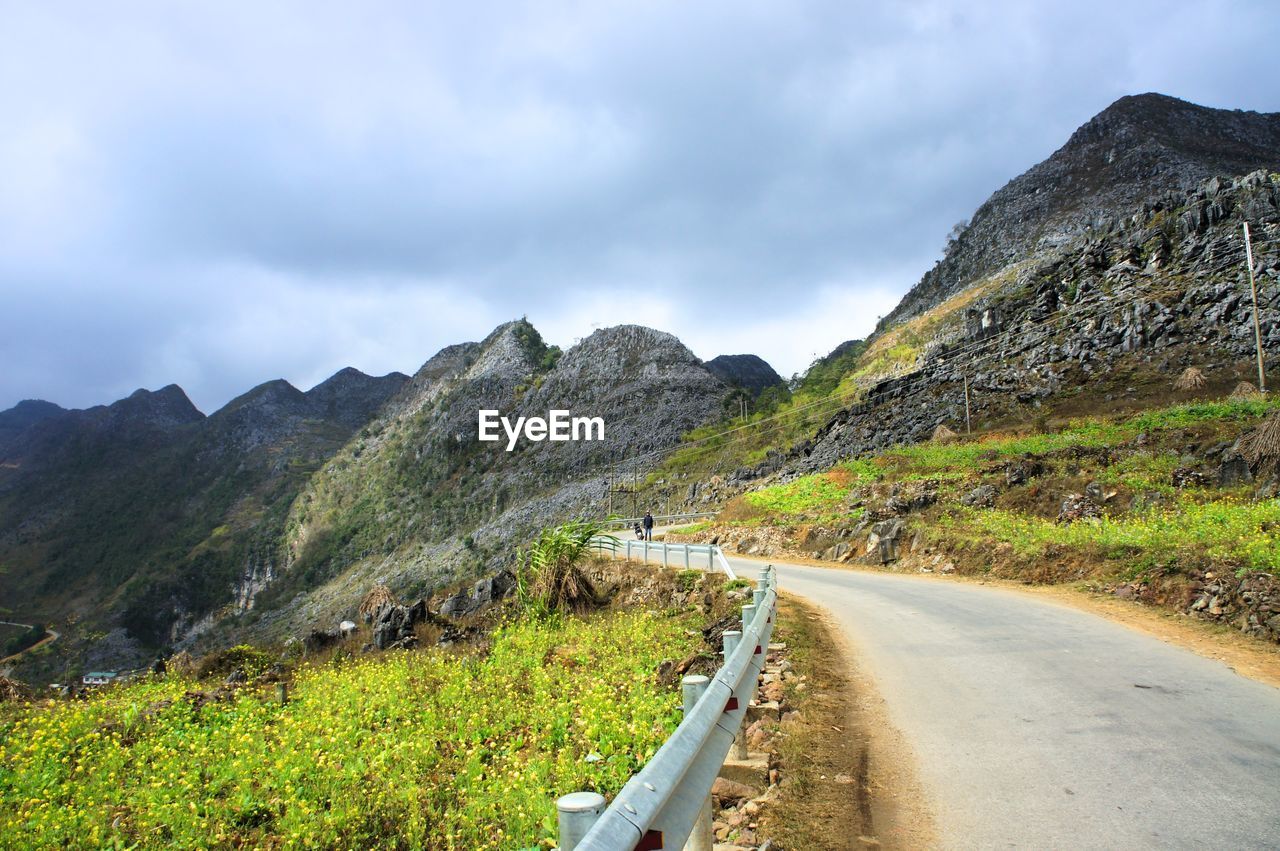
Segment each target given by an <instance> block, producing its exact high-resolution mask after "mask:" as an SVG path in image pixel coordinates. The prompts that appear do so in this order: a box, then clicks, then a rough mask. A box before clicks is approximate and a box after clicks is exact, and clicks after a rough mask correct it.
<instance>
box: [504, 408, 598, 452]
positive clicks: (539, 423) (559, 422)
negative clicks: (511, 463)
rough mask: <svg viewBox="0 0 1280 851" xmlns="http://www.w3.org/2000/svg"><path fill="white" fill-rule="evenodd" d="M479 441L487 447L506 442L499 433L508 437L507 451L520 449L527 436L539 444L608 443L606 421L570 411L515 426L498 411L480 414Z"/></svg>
mask: <svg viewBox="0 0 1280 851" xmlns="http://www.w3.org/2000/svg"><path fill="white" fill-rule="evenodd" d="M479 426H480V427H479V438H480V440H481V441H483V442H486V443H497V442H499V441H501V440H502V434H500V433H499V431H498V429H499V427H501V429H502V431H503V432H505V433H506V438H507V451H508V452H510V451H511V450H513V449H515V448H516V441H517V440H519V439H520V436H521V435H522V434H523V435H524V437H525V439H526V440H532V441H534V442H535V443H537V442H540V441H543V440H557V441H566V440H604V418H603V417H575V416H573V415H572V414H570V413H569V412H568V411H547V416H546V418H545V419H544V418H542V417H516V421H515V422H514V423H512V422H511V420H510V419H508V418H507V417H504V416H501V415H500V414H499V413H498V412H497V411H495V410H486V409H482V410H481V411H480V422H479Z"/></svg>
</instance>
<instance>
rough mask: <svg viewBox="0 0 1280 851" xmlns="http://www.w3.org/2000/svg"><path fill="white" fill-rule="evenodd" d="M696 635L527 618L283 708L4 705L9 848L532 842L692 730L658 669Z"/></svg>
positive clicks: (312, 690) (614, 623)
mask: <svg viewBox="0 0 1280 851" xmlns="http://www.w3.org/2000/svg"><path fill="white" fill-rule="evenodd" d="M691 626H692V624H691V623H689V622H687V619H684V618H673V617H662V616H659V615H654V614H646V613H639V612H636V613H625V614H617V615H610V616H607V617H602V618H598V619H594V620H591V621H582V620H577V619H553V620H552V621H548V622H543V623H536V622H521V623H517V624H514V625H510V626H508V627H506V628H504V629H502V630H500V631H499V632H498V633H496V635H495V636H494V640H493V647H492V650H491V652H490V653H489V654H488V655H487V656H484V657H461V656H456V655H448V654H446V653H445V652H443V651H434V650H433V651H428V652H422V653H402V654H396V655H391V656H388V657H385V658H378V659H374V658H361V659H359V660H358V661H353V662H348V663H346V664H342V665H340V666H337V667H334V666H322V667H310V668H304V669H303V670H302V671H300V672H299V674H298V675H297V677H296V679H295V681H294V684H293V688H292V700H291V701H290V702H289V703H288V704H287V705H286V706H283V707H282V706H280V705H278V704H277V703H276V701H275V700H274V699H273V694H274V692H273V690H271V689H270V687H268V688H267V689H266V691H265V692H255V691H253V690H244V691H241V692H239V693H238V694H237V695H236V696H235V697H234V698H233V699H231V700H229V701H226V702H214V703H209V704H206V705H205V706H203V707H200V708H197V707H196V706H193V704H192V703H191V702H190V701H189V700H187V699H184V698H183V695H184V693H185V692H187V691H188V690H189V689H192V688H195V687H196V686H195V684H193V683H191V682H189V681H183V680H160V681H147V682H139V683H136V684H131V685H126V686H122V687H119V688H114V689H111V690H108V691H106V692H104V693H102V694H100V695H98V696H95V697H94V698H93V699H91V700H89V701H88V702H84V703H81V702H71V703H67V702H57V703H54V702H48V703H40V704H34V705H30V706H25V707H14V706H9V707H4V712H3V714H0V847H4V848H55V847H94V848H99V847H107V848H135V847H142V848H158V847H175V848H208V847H227V848H231V847H270V848H304V847H320V848H373V847H379V848H443V849H483V848H520V847H529V846H532V845H535V844H538V843H540V842H543V841H544V840H548V839H550V838H552V837H553V836H554V824H555V804H554V801H555V798H556V796H557V795H560V794H564V793H566V792H571V791H578V790H598V791H600V792H603V793H611V792H615V791H617V790H618V789H619V788H620V787H621V786H622V784H623V783H624V782H625V780H626V779H627V778H628V777H629V776H630V775H631V773H632V772H634V771H635V770H636V769H637V768H638V767H639V766H640V765H642V764H643V763H644V762H645V761H646V760H647V759H648V758H649V757H650V756H651V755H652V754H653V753H654V751H655V750H656V749H657V748H658V747H659V746H660V744H661V743H662V742H663V741H664V740H665V738H666V737H667V735H668V734H669V733H670V731H671V730H672V729H673V728H674V726H675V724H676V723H677V722H678V720H679V714H678V711H677V706H678V703H679V695H677V694H676V693H674V692H673V691H670V690H667V689H662V688H659V686H658V684H657V682H656V676H655V674H654V671H655V669H656V667H657V665H658V663H659V662H660V661H661V660H662V659H664V658H679V657H680V656H682V655H685V654H687V653H688V652H690V651H691V649H692V646H691V643H692V639H691V638H690V637H689V635H688V633H687V630H688V629H689V628H690V627H691ZM589 754H595V755H598V756H599V757H600V759H599V760H595V759H594V758H593V761H588V760H587V759H586V757H587V756H588V755H589Z"/></svg>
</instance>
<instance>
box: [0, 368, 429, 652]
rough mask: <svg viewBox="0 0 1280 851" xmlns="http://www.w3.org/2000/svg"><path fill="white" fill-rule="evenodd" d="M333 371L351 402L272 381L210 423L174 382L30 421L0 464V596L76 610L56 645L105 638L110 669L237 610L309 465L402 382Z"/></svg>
mask: <svg viewBox="0 0 1280 851" xmlns="http://www.w3.org/2000/svg"><path fill="white" fill-rule="evenodd" d="M340 375H341V376H342V378H341V384H345V385H348V389H349V390H350V393H351V395H350V401H347V399H346V398H344V395H345V393H344V391H343V390H342V388H341V386H336V387H335V386H334V385H330V386H329V387H325V385H321V386H320V388H317V389H320V390H321V392H319V393H317V394H316V396H315V397H310V396H308V394H303V393H301V392H300V391H298V390H296V389H295V388H293V387H291V386H290V385H288V384H287V383H285V382H282V381H277V382H268V383H267V384H265V385H262V386H260V387H258V388H255V389H254V390H253V391H250V392H249V393H247V394H245V395H243V396H241V397H239V398H238V399H236V400H234V401H233V402H231V403H229V404H228V405H227V406H225V407H224V408H223V409H221V410H220V411H218V412H216V413H214V414H213V415H212V416H210V417H207V418H206V417H205V416H204V415H203V414H201V413H200V412H199V411H197V410H196V409H195V407H194V406H193V405H191V403H190V401H189V400H188V399H187V397H186V394H185V393H183V392H182V390H181V389H180V388H178V387H176V386H172V385H171V386H169V387H166V388H164V389H162V390H160V391H156V392H154V393H151V392H148V391H145V390H143V391H138V392H137V393H134V394H133V395H132V396H130V397H128V398H127V399H123V400H120V401H119V402H116V403H114V404H112V405H109V406H100V407H97V408H91V409H88V410H86V411H70V412H66V413H63V414H60V415H57V416H55V417H51V418H47V419H45V420H43V421H42V422H39V423H36V424H34V425H32V426H29V427H28V428H27V429H25V430H24V431H23V432H22V433H21V435H20V436H19V437H18V438H16V439H15V440H13V441H11V443H10V445H9V447H8V448H7V450H6V457H7V459H8V460H7V461H6V463H5V466H4V468H3V469H0V563H3V564H4V565H5V566H6V568H7V569H6V571H4V572H3V573H0V595H2V596H3V597H4V598H5V599H6V600H9V601H11V602H10V604H9V605H10V607H12V608H14V610H15V612H20V613H21V614H22V615H23V616H24V617H30V618H34V619H37V620H45V621H50V622H52V621H55V620H58V621H59V622H61V621H62V620H64V619H66V618H72V619H73V620H76V621H79V622H80V623H81V625H82V628H81V629H79V630H72V631H69V632H68V634H67V636H66V638H67V640H66V641H60V642H59V645H60V647H59V651H60V652H61V651H64V650H65V651H69V652H72V653H75V652H76V651H77V644H76V637H77V635H80V636H84V635H86V634H90V633H92V632H94V631H98V632H107V633H109V634H110V635H111V636H113V638H112V639H111V641H109V642H107V643H108V644H109V645H110V647H109V648H108V649H110V650H112V652H113V653H114V657H113V656H112V654H111V653H108V654H107V658H104V659H103V661H104V662H110V663H111V664H126V663H136V662H138V661H139V660H140V659H141V658H142V657H143V656H144V655H145V653H144V651H146V650H147V648H154V647H157V646H159V645H162V644H164V643H166V642H168V641H170V640H172V639H174V638H175V637H177V636H178V635H181V634H185V632H186V631H187V630H189V629H190V628H191V627H192V625H193V624H194V623H196V622H197V621H199V620H200V619H201V618H203V617H205V616H207V615H208V614H210V613H211V612H213V611H215V610H216V609H218V608H219V607H223V606H228V605H230V606H232V607H234V605H235V604H236V601H235V600H234V598H233V594H232V591H233V588H234V587H236V585H237V584H238V583H240V582H241V579H242V576H243V574H244V573H246V572H248V573H252V571H253V565H254V563H255V553H256V552H257V551H258V550H260V549H262V547H263V543H262V541H263V540H264V539H266V540H269V539H270V538H271V532H270V530H271V529H272V528H275V529H276V531H277V533H278V530H279V528H280V527H281V525H282V522H283V518H284V515H285V512H286V511H287V508H288V505H289V504H290V503H291V502H292V499H293V496H294V494H296V492H297V490H298V489H299V488H300V487H301V485H302V484H303V482H304V481H305V479H306V476H307V475H309V473H310V472H311V471H313V470H315V469H316V468H318V467H319V466H320V464H321V463H323V461H324V460H325V459H327V458H328V457H330V456H331V455H332V454H333V453H334V452H336V451H337V450H338V449H340V448H341V447H342V446H343V445H344V444H345V443H346V441H347V439H348V438H349V437H350V435H351V433H352V432H353V431H354V426H353V425H352V424H351V423H353V422H364V421H366V420H367V419H368V417H369V416H370V415H371V414H372V412H373V410H374V409H376V408H378V407H381V401H385V398H386V397H387V396H388V395H390V394H391V393H393V392H395V391H396V390H397V389H398V388H399V387H400V386H401V385H402V384H403V383H404V380H405V378H404V377H403V376H399V378H397V377H396V376H394V375H393V376H388V377H387V378H382V379H375V378H370V377H368V376H363V377H362V378H361V377H359V375H358V374H356V375H352V374H349V373H347V374H340ZM331 381H332V379H331ZM321 388H323V389H321ZM380 400H381V401H380Z"/></svg>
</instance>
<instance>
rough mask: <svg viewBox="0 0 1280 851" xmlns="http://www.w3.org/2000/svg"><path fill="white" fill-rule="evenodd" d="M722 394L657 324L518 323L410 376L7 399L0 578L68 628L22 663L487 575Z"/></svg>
mask: <svg viewBox="0 0 1280 851" xmlns="http://www.w3.org/2000/svg"><path fill="white" fill-rule="evenodd" d="M728 392H729V388H728V387H727V386H726V385H725V384H723V383H722V382H721V381H720V379H718V378H717V377H716V376H715V375H713V374H712V373H711V372H710V371H708V370H707V369H706V368H705V367H704V366H703V365H702V364H701V362H699V361H698V359H697V358H696V357H694V356H693V354H692V353H691V352H689V350H688V349H687V348H685V347H684V346H683V345H682V344H681V343H680V342H679V341H678V340H677V339H676V338H675V337H672V336H671V335H669V334H664V333H662V332H658V331H653V330H650V329H647V328H639V327H635V326H623V327H618V328H610V329H605V330H602V331H597V332H596V333H594V334H592V335H591V336H590V337H588V338H586V339H585V340H583V341H582V342H581V343H579V344H578V345H577V346H575V347H573V348H572V349H570V350H569V351H567V352H564V353H562V352H560V350H559V349H557V348H555V347H551V346H547V345H546V344H545V343H544V342H543V341H542V339H541V337H540V335H539V334H538V332H537V331H536V330H535V329H534V328H533V327H532V326H531V325H529V324H528V323H527V322H525V321H523V320H521V321H517V322H510V323H506V324H504V325H502V326H500V327H499V328H497V329H495V331H494V332H493V333H491V334H490V335H489V336H488V337H487V338H486V339H485V340H483V341H481V342H478V343H463V344H458V345H454V346H449V347H447V348H445V349H443V350H442V351H441V352H440V353H438V354H437V355H436V356H435V357H433V358H431V359H430V360H428V361H427V362H426V363H425V364H424V365H423V366H422V368H421V369H419V370H418V372H417V373H416V374H415V375H414V376H412V377H411V378H410V377H408V376H404V375H400V374H398V373H393V374H391V375H388V376H384V377H382V378H373V377H370V376H366V375H363V374H362V373H359V372H358V371H355V370H351V369H347V370H343V371H341V372H339V373H337V374H336V375H334V376H333V377H331V378H330V379H328V380H327V381H325V382H323V383H321V384H320V385H317V386H316V387H314V388H312V389H311V390H309V391H306V392H303V391H300V390H298V389H297V388H295V387H293V386H292V385H290V384H289V383H288V382H285V381H282V380H277V381H270V382H266V383H264V384H262V385H260V386H258V387H255V388H253V389H252V390H250V391H248V392H247V393H244V394H242V395H241V396H239V397H237V398H235V399H233V400H232V401H230V402H229V403H227V404H226V405H225V406H224V407H222V408H221V409H220V410H218V411H216V412H215V413H213V414H212V415H210V416H208V417H205V416H203V415H202V414H200V412H199V411H197V410H196V409H195V408H194V406H192V405H191V404H190V402H189V401H188V400H187V399H186V396H185V394H183V393H182V391H181V390H180V389H179V388H177V387H168V388H165V389H164V390H162V391H158V392H156V393H148V392H146V391H139V393H136V394H134V395H133V396H131V397H130V398H129V399H126V400H121V401H120V402H118V403H115V404H113V405H111V406H104V407H101V408H95V409H90V410H89V411H72V412H62V413H59V410H60V409H55V406H48V405H37V406H34V407H33V406H32V405H31V404H30V403H24V405H22V406H20V408H19V409H17V410H15V411H13V412H8V413H7V414H5V415H0V417H4V418H3V419H0V422H12V423H14V425H15V427H14V430H15V432H16V434H15V435H14V436H13V437H12V438H10V439H9V441H8V443H7V444H6V445H5V447H4V459H5V460H4V467H3V469H0V563H3V564H4V565H5V566H6V568H7V572H5V573H3V574H0V592H3V593H4V594H5V596H6V598H7V599H14V600H16V601H18V603H17V608H18V609H20V610H21V612H22V615H23V616H24V617H27V618H30V619H33V620H42V621H47V622H49V623H57V624H61V625H64V627H69V628H64V629H63V630H62V632H63V638H62V640H60V641H59V642H57V644H56V645H55V647H53V648H50V650H51V652H48V653H42V654H36V655H35V657H34V658H31V659H24V660H23V662H22V667H21V668H20V670H19V671H18V674H19V675H20V676H23V677H24V678H26V679H29V680H32V681H42V680H48V679H51V678H53V677H55V676H59V675H62V673H63V672H64V670H65V669H67V668H68V666H69V667H70V669H72V670H75V669H79V668H89V667H135V666H137V665H141V664H144V663H145V662H147V661H148V660H149V659H150V658H152V656H153V655H154V654H155V653H156V652H157V651H161V650H165V649H168V648H172V647H174V646H185V645H187V644H192V643H195V644H197V645H198V646H201V647H204V646H219V645H225V644H227V643H234V642H235V641H238V640H241V639H242V638H243V637H246V636H249V637H254V638H256V639H259V640H271V639H281V638H284V637H287V636H288V635H297V634H303V633H305V632H307V631H309V630H311V629H313V628H315V627H316V626H317V625H318V624H319V625H325V626H329V625H331V624H332V623H334V622H336V621H337V620H341V619H343V618H346V617H350V616H351V614H352V612H353V611H354V606H355V605H356V603H358V602H359V600H360V598H361V597H362V596H363V595H364V593H365V592H366V591H367V590H368V589H369V587H370V586H371V585H373V584H375V582H387V583H389V584H390V585H391V586H392V587H393V589H394V590H396V591H398V592H402V593H405V594H415V593H416V594H419V595H421V594H425V593H428V592H430V591H432V590H438V589H441V588H446V587H451V586H456V585H457V584H458V583H459V582H465V581H468V580H471V579H476V578H479V577H482V576H485V575H491V574H493V573H495V572H498V571H500V570H502V569H503V568H504V567H505V566H507V565H508V564H510V562H511V560H512V558H513V556H514V550H515V547H516V545H518V544H520V543H522V542H524V541H525V540H527V539H528V537H529V536H530V535H532V534H534V533H535V532H536V531H537V530H539V529H541V528H543V527H544V526H546V525H548V524H549V523H553V522H556V521H558V520H561V519H563V518H565V517H568V516H574V515H595V514H599V513H601V512H603V511H605V510H607V508H608V506H609V505H610V502H611V500H612V499H613V498H616V499H618V500H619V505H621V504H622V502H623V501H625V500H626V499H628V497H629V494H630V488H629V487H627V488H626V490H627V491H628V493H627V494H626V495H624V494H623V493H622V491H623V490H624V480H625V479H628V478H631V477H635V476H638V475H639V476H642V475H643V473H642V472H641V469H642V468H641V467H639V466H637V464H636V462H635V461H634V460H633V459H635V457H636V456H637V455H640V456H644V457H646V458H648V459H649V461H648V462H647V464H648V465H649V466H651V465H652V464H653V463H655V462H656V461H657V460H658V459H660V458H661V457H662V455H664V454H665V453H666V452H667V451H668V450H669V448H670V447H672V446H675V445H676V444H677V443H678V442H679V440H680V438H681V436H682V435H683V434H685V433H686V432H688V431H689V430H691V429H694V428H696V427H698V426H701V425H704V424H706V423H708V422H713V421H716V420H718V419H719V417H720V416H721V411H722V408H723V403H724V399H725V396H726V394H727V393H728ZM480 408H491V409H496V410H499V411H501V413H502V414H504V415H507V416H509V417H511V418H512V419H515V418H516V417H520V416H525V417H531V416H545V415H546V414H547V412H548V411H549V410H552V409H561V410H569V411H572V412H573V413H575V414H579V415H592V416H595V415H599V416H603V417H604V419H605V421H606V423H607V426H606V429H605V439H604V440H598V441H587V442H567V443H566V442H556V443H553V442H542V443H537V442H530V441H525V440H521V441H520V442H519V443H518V445H517V446H516V447H515V449H514V451H511V452H507V451H505V446H503V445H498V444H486V443H481V442H479V441H478V440H477V433H476V432H477V429H476V412H477V410H478V409H480ZM19 426H21V427H20V428H19ZM624 458H625V459H628V460H629V463H630V466H628V467H627V468H626V470H625V471H621V470H616V469H614V465H615V462H616V461H618V460H620V459H624ZM647 469H648V466H645V467H644V468H643V470H645V471H647ZM611 473H612V475H611ZM611 482H612V489H613V490H615V491H617V492H618V493H616V494H614V495H611V494H610V490H611Z"/></svg>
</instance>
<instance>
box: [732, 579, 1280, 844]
mask: <svg viewBox="0 0 1280 851" xmlns="http://www.w3.org/2000/svg"><path fill="white" fill-rule="evenodd" d="M730 561H731V562H732V563H733V564H734V568H735V570H738V571H739V573H740V574H741V575H743V576H747V577H752V578H754V577H755V576H756V574H757V573H758V571H759V567H760V566H761V563H760V562H756V561H747V560H743V559H730ZM774 564H775V565H776V566H777V567H778V571H779V580H780V584H781V587H782V589H783V590H784V591H791V592H793V593H796V594H799V595H802V596H804V597H807V598H808V599H809V600H811V601H813V602H814V603H816V604H817V605H819V606H821V607H823V608H825V609H826V610H827V611H828V612H830V613H831V615H832V616H833V618H834V620H835V622H836V624H837V625H838V626H839V627H840V628H841V629H842V630H843V631H844V633H845V635H846V637H847V638H848V639H849V640H850V641H851V643H852V644H853V645H854V646H855V647H856V648H857V652H858V654H859V659H860V661H861V662H862V663H863V665H864V669H865V670H866V671H867V672H868V673H869V674H871V675H872V676H873V677H874V678H875V680H876V682H877V684H878V686H879V689H880V693H881V695H882V696H883V697H884V699H885V702H886V709H887V711H888V713H889V716H890V718H891V719H892V721H893V722H894V724H895V726H897V727H898V729H899V730H900V731H901V732H902V733H903V735H904V737H905V738H906V740H907V741H908V742H910V743H911V745H912V746H913V748H914V749H915V755H916V763H917V765H916V772H917V775H918V777H919V779H920V781H921V783H922V784H923V786H924V788H925V790H926V793H927V794H928V795H929V798H930V803H931V804H932V809H933V811H934V815H935V818H936V821H937V828H938V835H939V841H940V844H941V845H942V847H945V848H1029V849H1050V848H1055V849H1056V848H1073V849H1074V848H1099V849H1116V848H1125V849H1130V848H1237V849H1252V848H1280V690H1277V689H1274V688H1271V687H1270V686H1265V685H1262V684H1260V683H1256V682H1254V681H1252V680H1248V679H1245V678H1244V677H1241V676H1239V675H1238V674H1236V673H1234V672H1233V671H1231V670H1230V669H1229V668H1227V667H1226V666H1225V665H1223V664H1221V663H1219V662H1214V661H1212V660H1209V659H1205V658H1203V657H1200V656H1197V655H1195V654H1194V653H1191V652H1189V651H1186V650H1182V649H1180V648H1177V647H1173V646H1170V645H1168V644H1164V643H1163V642H1161V641H1159V640H1157V639H1154V638H1151V637H1149V636H1146V635H1142V634H1140V633H1137V632H1134V631H1132V630H1130V629H1127V628H1125V627H1123V626H1120V625H1119V624H1115V623H1112V622H1111V621H1108V620H1105V619H1103V618H1099V617H1096V616H1094V615H1091V614H1088V613H1085V612H1082V611H1079V610H1076V609H1072V608H1069V607H1067V606H1063V605H1059V604H1054V603H1050V602H1045V601H1040V600H1037V599H1035V598H1032V597H1029V596H1027V595H1024V594H1017V593H1014V592H1010V591H1005V590H1000V589H996V588H990V587H985V586H975V585H968V584H963V583H959V582H946V581H936V580H933V581H931V580H926V579H921V578H917V577H911V576H901V575H893V574H881V573H870V572H858V571H848V570H827V569H823V568H816V567H804V566H799V565H788V564H783V563H779V562H774Z"/></svg>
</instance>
